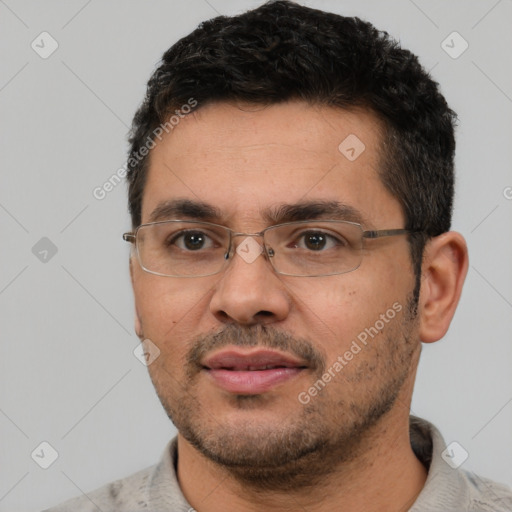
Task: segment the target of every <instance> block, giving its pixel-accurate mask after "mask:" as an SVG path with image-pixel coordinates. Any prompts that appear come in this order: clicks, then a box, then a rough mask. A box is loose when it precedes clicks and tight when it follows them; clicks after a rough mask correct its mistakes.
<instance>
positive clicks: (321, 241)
mask: <svg viewBox="0 0 512 512" xmlns="http://www.w3.org/2000/svg"><path fill="white" fill-rule="evenodd" d="M408 233H411V231H409V230H407V229H383V230H379V231H364V230H363V228H362V227H361V225H360V224H357V223H355V222H348V221H336V220H319V221H310V220H307V221H298V222H287V223H284V224H277V225H275V226H270V227H268V228H266V229H264V230H263V231H260V232H259V233H237V232H235V231H233V230H232V229H230V228H228V227H226V226H220V225H218V224H212V223H209V222H191V221H183V220H166V221H162V222H150V223H148V224H141V225H140V226H139V227H138V228H137V229H136V230H135V231H134V232H131V233H124V234H123V239H124V240H125V241H127V242H131V243H134V244H135V251H136V255H137V259H138V261H139V263H140V266H141V267H142V269H143V270H145V271H146V272H149V273H150V274H155V275H158V276H165V277H205V276H212V275H215V274H218V273H219V272H221V271H222V270H223V269H224V268H225V267H226V266H227V265H228V264H229V261H230V260H231V259H232V258H233V257H234V253H235V250H236V252H237V253H238V254H239V255H240V256H242V258H244V259H245V261H246V262H252V261H254V260H255V259H256V258H257V257H258V256H259V255H260V254H263V256H264V257H265V258H266V259H267V260H268V261H269V262H270V263H271V265H272V267H273V268H274V271H275V272H277V273H278V274H282V275H287V276H298V277H319V276H331V275H336V274H344V273H347V272H351V271H353V270H356V269H357V268H358V267H359V266H360V265H361V261H362V258H363V246H364V241H365V239H368V238H369V239H374V238H382V237H388V236H396V235H403V234H408ZM241 236H245V237H246V239H245V240H243V241H242V243H241V244H239V245H238V248H237V249H235V244H234V243H233V241H234V239H235V237H241ZM247 237H262V238H263V246H261V245H260V244H259V243H258V242H256V241H255V240H254V239H253V238H247Z"/></svg>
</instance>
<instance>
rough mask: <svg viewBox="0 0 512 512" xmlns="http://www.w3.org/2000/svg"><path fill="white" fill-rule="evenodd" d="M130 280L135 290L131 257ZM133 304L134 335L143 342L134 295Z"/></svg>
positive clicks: (131, 259) (131, 258)
mask: <svg viewBox="0 0 512 512" xmlns="http://www.w3.org/2000/svg"><path fill="white" fill-rule="evenodd" d="M130 280H131V282H132V288H133V289H135V287H134V276H133V257H130ZM134 302H135V320H134V322H135V326H134V327H135V334H137V336H138V337H139V338H140V339H141V340H143V339H144V332H143V330H142V321H141V319H140V315H139V310H138V308H137V298H136V297H135V294H134Z"/></svg>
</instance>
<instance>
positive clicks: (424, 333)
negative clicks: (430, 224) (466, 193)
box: [419, 231, 468, 343]
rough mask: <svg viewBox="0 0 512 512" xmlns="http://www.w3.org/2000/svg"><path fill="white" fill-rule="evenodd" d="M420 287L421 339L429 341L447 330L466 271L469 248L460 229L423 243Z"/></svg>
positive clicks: (437, 337)
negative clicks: (459, 231) (425, 243)
mask: <svg viewBox="0 0 512 512" xmlns="http://www.w3.org/2000/svg"><path fill="white" fill-rule="evenodd" d="M421 268H422V279H421V290H420V300H419V302H420V304H419V318H420V332H419V334H420V340H421V341H423V342H425V343H432V342H434V341H437V340H439V339H441V338H442V337H443V336H444V335H445V334H446V331H448V327H449V326H450V323H451V321H452V318H453V315H454V314H455V309H456V308H457V304H458V303H459V299H460V295H461V292H462V285H463V284H464V280H465V278H466V274H467V271H468V249H467V246H466V241H465V240H464V237H463V236H462V235H461V234H460V233H456V232H455V231H449V232H447V233H443V234H442V235H439V236H437V237H435V238H432V239H431V240H429V242H427V245H426V246H425V251H424V256H423V264H422V267H421Z"/></svg>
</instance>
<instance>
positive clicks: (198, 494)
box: [178, 398, 427, 512]
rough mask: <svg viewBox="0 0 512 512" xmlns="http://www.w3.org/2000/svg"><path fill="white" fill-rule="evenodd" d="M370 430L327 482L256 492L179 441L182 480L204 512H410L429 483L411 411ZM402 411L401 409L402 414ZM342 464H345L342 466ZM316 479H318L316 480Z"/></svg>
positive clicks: (329, 461)
mask: <svg viewBox="0 0 512 512" xmlns="http://www.w3.org/2000/svg"><path fill="white" fill-rule="evenodd" d="M395 406H396V407H394V408H393V409H392V410H391V411H390V412H389V413H388V414H386V415H385V416H384V417H383V418H381V420H382V421H380V422H379V423H378V424H377V425H375V426H374V427H373V428H372V429H370V430H369V431H368V432H367V434H366V436H365V438H364V439H363V440H362V442H361V447H364V449H361V450H359V452H358V453H357V454H355V455H354V457H352V458H350V459H349V460H346V459H344V458H343V457H341V458H340V457H338V456H337V454H332V457H329V458H326V460H325V464H326V465H327V467H328V468H329V471H328V472H326V474H325V476H323V477H322V478H321V479H315V480H314V479H313V478H312V479H311V482H309V483H308V484H306V485H305V481H304V478H303V477H301V482H300V484H299V482H297V484H298V485H297V487H296V488H295V489H293V490H290V488H289V487H288V488H287V489H286V490H279V489H278V488H276V487H275V486H273V488H271V489H269V490H265V489H264V488H262V486H259V487H258V488H254V487H251V486H250V485H248V484H247V483H246V482H241V481H240V479H239V478H237V477H236V475H234V474H233V473H231V472H230V471H229V470H228V469H226V468H224V467H221V466H219V465H217V464H216V463H214V462H212V461H210V460H208V459H206V458H205V457H204V456H203V455H202V454H200V453H199V452H198V451H197V450H196V449H195V448H194V447H193V446H191V445H190V444H189V443H188V442H187V441H186V440H185V439H184V438H183V437H182V436H181V435H179V436H178V454H179V457H178V480H179V484H180V487H181V490H182V492H183V494H184V496H185V497H186V499H187V500H188V502H189V503H190V504H191V505H192V506H193V507H194V508H195V509H196V510H198V511H199V512H221V511H222V512H224V511H225V510H237V512H253V511H260V510H262V509H263V510H267V511H270V512H272V511H276V512H277V511H286V510H300V509H301V508H304V509H306V510H308V511H311V512H323V511H327V510H329V511H330V510H340V507H342V508H341V509H342V510H350V511H351V512H359V511H361V512H362V511H365V512H373V511H375V512H377V511H378V512H386V511H390V512H391V511H393V512H396V511H397V510H408V509H409V508H410V507H411V506H412V504H413V503H414V501H415V500H416V498H417V496H418V494H419V493H420V492H421V489H422V488H423V486H424V484H425V480H426V477H427V472H426V470H425V468H424V466H423V465H422V464H421V462H420V461H419V460H418V459H417V458H416V456H415V455H414V452H413V451H412V448H411V445H410V439H409V417H408V408H405V407H404V403H403V402H400V398H399V400H397V403H396V404H395ZM398 408H399V409H398ZM339 460H341V461H342V462H339ZM312 476H313V475H312Z"/></svg>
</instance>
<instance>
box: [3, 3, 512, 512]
mask: <svg viewBox="0 0 512 512" xmlns="http://www.w3.org/2000/svg"><path fill="white" fill-rule="evenodd" d="M302 3H304V4H306V5H310V6H314V7H317V8H323V9H326V10H331V11H334V12H338V13H341V14H346V15H358V16H360V17H363V18H366V19H368V20H369V21H371V22H373V23H374V24H375V25H376V26H377V27H379V28H382V29H385V30H387V31H388V32H390V33H391V34H392V35H393V36H394V37H396V38H398V39H400V40H401V41H402V43H403V45H404V46H406V47H408V48H410V49H411V50H412V51H413V52H415V53H417V54H418V55H419V56H420V58H421V60H422V62H423V64H424V65H425V67H426V68H427V69H431V70H432V75H433V76H434V78H435V79H436V80H438V81H439V82H440V83H441V86H442V91H443V93H444V94H445V96H446V97H447V99H448V102H449V103H450V105H451V106H452V108H453V109H454V110H455V111H457V112H458V114H459V116H460V127H459V129H458V132H457V136H458V153H457V171H458V184H457V185H458V189H457V198H456V211H455V218H454V229H456V230H458V231H460V232H462V233H463V235H464V236H465V237H466V239H467V241H468V244H469V249H470V263H471V266H470V270H469V274H468V278H467V281H466V286H465V290H464V294H463V297H462V301H461V304H460V307H459V309H458V312H457V314H456V316H455V320H454V322H453V324H452V327H451V329H450V332H449V333H448V335H447V336H446V337H445V339H444V340H443V341H441V342H438V343H435V344H432V345H428V346H425V347H424V350H423V354H422V361H421V364H420V370H419V374H418V379H417V387H416V391H415V395H414V400H413V406H412V410H413V412H414V413H415V414H417V415H420V416H423V417H426V418H428V419H429V420H431V421H433V422H434V423H436V424H437V425H438V427H439V428H440V429H441V430H442V432H443V434H444V436H445V439H446V442H447V443H450V442H452V441H457V442H458V443H459V444H460V445H461V446H462V447H464V449H465V450H466V451H467V452H468V453H469V457H468V459H467V460H466V461H465V462H464V464H463V467H464V468H466V469H469V470H472V471H475V472H477V473H479V474H481V475H485V476H488V477H490V478H493V479H496V480H499V481H502V482H505V483H508V484H509V485H510V484H512V466H511V464H510V461H511V460H512V440H511V435H512V372H511V371H510V368H511V366H512V365H511V363H512V343H510V341H511V332H512V314H511V313H512V265H511V264H510V262H511V261H512V237H511V233H512V200H511V199H510V198H512V188H510V187H512V171H511V162H512V149H511V148H512V144H511V140H512V138H511V137H512V127H511V119H512V116H511V114H512V80H511V78H512V73H511V67H510V49H511V48H512V30H511V28H512V27H511V25H512V2H511V1H510V0H500V1H496V0H481V1H471V2H470V1H455V0H452V1H450V2H446V1H424V0H414V1H409V0H399V1H398V0H397V1H388V2H382V1H360V0H359V1H341V0H338V1H336V0H330V1H329V0H316V1H309V2H302ZM259 4H260V1H255V0H230V1H222V0H209V1H206V0H189V1H187V2H184V1H181V2H180V1H142V0H141V1H120V0H115V1H110V2H100V1H99V0H89V1H87V0H73V1H66V2H64V1H45V2H37V1H28V0H27V1H21V0H20V1H15V0H0V40H1V44H0V52H1V57H0V62H1V63H2V64H1V70H0V109H1V110H0V112H1V113H0V116H1V117H0V119H1V136H0V147H1V158H2V159H1V165H2V171H1V178H2V185H1V187H0V223H1V240H2V260H1V261H2V263H1V266H0V312H1V327H0V332H1V335H2V350H1V356H0V381H1V388H0V450H1V451H0V511H9V512H17V511H37V510H41V509H43V508H45V507H48V506H50V505H54V504H56V503H58V502H61V501H62V500H64V499H66V498H69V497H71V496H75V495H78V494H80V493H81V492H87V491H90V490H92V489H94V488H96V487H98V486H100V485H102V484H104V483H106V482H108V481H111V480H113V479H115V478H120V477H123V476H126V475H128V474H130V473H132V472H135V471H137V470H139V469H141V468H143V467H145V466H148V465H151V464H153V463H155V462H156V461H157V460H158V458H159V457H160V455H161V452H162V450H163V447H164V445H165V443H166V442H167V441H168V439H169V438H170V437H171V436H172V435H173V434H174V428H173V426H172V424H171V423H170V421H169V420H168V418H167V416H166V415H165V413H164V412H163V409H162V408H161V406H160V403H159V401H158V399H157V397H156V394H155V393H154V390H153V388H152V385H151V382H150V380H149V377H148V375H147V369H146V367H145V366H144V365H143V364H141V363H140V362H139V360H138V359H137V358H136V357H135V356H134V355H133V350H134V348H135V347H136V346H137V344H138V339H137V337H136V336H135V334H134V333H133V327H132V325H133V301H132V295H131V288H130V283H129V279H128V266H127V260H128V246H127V244H125V243H124V242H123V241H122V240H121V236H120V235H121V233H122V232H123V231H124V230H126V229H127V228H129V219H128V215H127V210H126V199H125V197H126V188H125V185H124V184H121V185H118V186H117V187H116V188H115V189H114V190H112V191H111V192H110V193H109V194H107V196H106V197H105V198H104V199H103V200H97V199H95V198H94V196H93V190H94V189H95V187H98V186H101V185H102V184H103V183H104V182H105V181H106V180H108V179H109V177H110V176H112V174H114V173H115V172H116V171H117V170H118V169H119V168H120V167H121V166H122V165H123V164H124V162H125V157H126V154H125V152H126V149H127V144H126V133H127V128H128V126H129V123H130V122H131V117H132V116H133V113H134V111H135V109H136V107H137V106H138V104H139V102H140V101H141V100H142V98H143V95H144V91H145V82H146V81H147V79H148V77H149V74H150V73H151V71H152V70H153V69H154V67H155V65H156V63H157V61H158V60H159V58H160V56H161V54H162V53H163V51H164V50H166V49H167V48H168V47H169V46H170V45H171V44H172V43H174V42H175V41H176V40H177V39H178V38H179V37H181V36H183V35H185V34H187V33H188V32H190V31H191V30H192V29H193V28H195V27H196V25H197V24H198V23H199V22H200V21H202V20H205V19H208V18H210V17H213V16H215V15H216V14H217V13H222V14H233V13H237V12H241V11H243V10H246V9H248V8H251V7H254V6H256V5H259ZM43 31H47V32H49V33H50V34H51V36H52V37H53V38H54V39H55V40H56V41H57V42H58V45H59V47H58V49H57V50H56V51H55V53H53V54H52V55H51V56H49V57H48V58H46V59H43V58H41V57H40V56H39V54H38V53H36V52H35V51H34V50H33V49H32V48H31V43H32V41H34V40H35V42H36V43H38V41H39V43H38V44H39V46H44V49H45V50H48V48H50V43H49V40H48V39H46V40H45V42H43V43H41V38H39V37H38V36H39V34H40V33H41V32H43ZM453 31H457V32H458V33H459V34H460V35H461V36H462V37H463V38H464V40H466V41H467V43H468V44H469V47H468V49H467V50H466V51H465V52H464V53H462V55H460V56H459V57H458V58H452V57H451V56H450V55H448V54H447V53H446V51H445V50H444V49H443V47H442V42H443V41H444V40H445V39H446V38H447V36H448V35H449V34H451V33H452V32H453ZM446 44H448V45H449V46H451V47H452V48H451V50H450V51H451V52H452V53H454V52H455V53H457V52H458V51H460V49H461V48H462V44H463V42H462V40H460V39H458V36H456V38H455V39H453V37H452V38H451V39H450V38H449V39H448V40H447V43H445V46H446ZM507 187H508V188H507ZM507 197H508V199H507ZM43 237H47V238H48V239H49V240H51V242H52V243H53V244H54V246H55V247H56V249H57V252H56V254H54V255H53V254H52V251H51V248H49V246H48V241H42V242H40V239H41V238H43ZM38 243H39V245H36V244H38ZM34 246H36V248H35V249H33V247H34ZM45 250H47V251H49V252H48V253H45V252H44V251H45ZM34 253H35V254H34ZM44 258H46V259H44ZM41 259H43V260H42V261H41ZM43 441H47V442H48V443H50V444H51V445H52V446H53V447H54V448H55V450H56V451H57V452H58V458H57V460H56V461H55V462H54V463H53V464H52V465H51V466H50V467H49V468H48V469H42V468H41V467H40V466H39V465H38V464H37V463H36V461H35V460H38V459H37V456H35V457H34V459H35V460H34V459H33V458H32V457H31V453H32V452H33V451H34V450H35V449H36V448H38V447H39V445H40V443H41V442H43ZM36 453H40V454H41V453H44V454H45V455H44V457H47V456H49V455H48V454H49V452H48V450H46V451H45V450H44V449H43V452H41V451H40V450H39V452H37V451H36ZM44 457H43V456H40V458H39V461H41V460H42V459H43V458H44Z"/></svg>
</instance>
